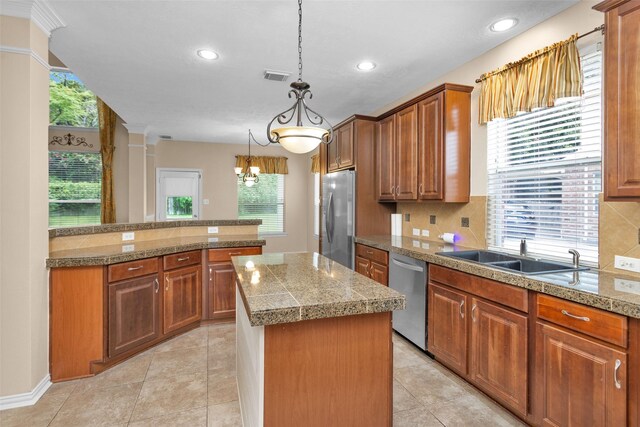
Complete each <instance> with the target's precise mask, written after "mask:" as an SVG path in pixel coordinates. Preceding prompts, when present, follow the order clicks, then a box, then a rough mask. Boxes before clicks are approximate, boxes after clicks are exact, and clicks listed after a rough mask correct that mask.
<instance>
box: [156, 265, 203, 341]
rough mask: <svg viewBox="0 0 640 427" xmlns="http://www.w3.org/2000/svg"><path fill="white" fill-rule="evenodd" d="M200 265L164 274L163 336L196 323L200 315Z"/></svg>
mask: <svg viewBox="0 0 640 427" xmlns="http://www.w3.org/2000/svg"><path fill="white" fill-rule="evenodd" d="M200 268H201V267H200V265H199V264H198V265H193V266H190V267H184V268H179V269H177V270H171V271H169V272H165V273H164V282H163V283H164V316H163V321H164V324H163V326H164V327H163V331H164V333H165V334H167V333H169V332H171V331H175V330H176V329H180V328H182V327H184V326H187V325H189V324H191V323H194V322H198V321H199V320H200V318H201V315H202V303H201V295H202V290H201V283H202V282H201V280H200Z"/></svg>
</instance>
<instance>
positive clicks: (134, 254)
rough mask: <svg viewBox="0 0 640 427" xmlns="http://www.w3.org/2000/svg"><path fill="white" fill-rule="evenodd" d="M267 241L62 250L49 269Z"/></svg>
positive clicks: (175, 241)
mask: <svg viewBox="0 0 640 427" xmlns="http://www.w3.org/2000/svg"><path fill="white" fill-rule="evenodd" d="M265 244H266V241H265V240H264V239H260V238H259V237H258V236H256V235H252V234H247V235H237V236H232V235H223V236H217V237H211V236H190V237H173V238H168V239H157V240H145V241H136V242H123V244H118V245H109V246H95V247H89V248H80V249H69V250H60V251H55V252H50V253H49V258H47V267H48V268H55V267H81V266H89V265H109V264H116V263H119V262H125V261H134V260H137V259H143V258H151V257H156V256H161V255H167V254H174V253H178V252H184V251H192V250H196V249H214V248H237V247H242V246H264V245H265Z"/></svg>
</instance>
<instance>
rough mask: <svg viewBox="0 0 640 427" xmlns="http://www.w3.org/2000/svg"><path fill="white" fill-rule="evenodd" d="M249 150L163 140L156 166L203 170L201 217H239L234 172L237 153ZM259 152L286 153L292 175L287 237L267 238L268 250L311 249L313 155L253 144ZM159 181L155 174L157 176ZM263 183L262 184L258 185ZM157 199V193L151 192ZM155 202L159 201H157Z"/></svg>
mask: <svg viewBox="0 0 640 427" xmlns="http://www.w3.org/2000/svg"><path fill="white" fill-rule="evenodd" d="M246 153H247V145H245V144H218V143H203V142H186V141H162V140H161V141H159V142H158V143H157V145H156V146H155V157H153V159H155V166H154V171H155V168H189V169H202V198H203V199H209V204H208V205H203V206H202V210H201V212H202V213H201V219H235V218H237V217H238V194H237V188H236V182H237V177H236V175H235V174H234V173H233V167H234V166H235V156H236V155H237V154H244V155H246ZM251 153H252V154H255V155H268V156H286V157H287V158H288V159H289V160H288V165H289V174H288V175H285V184H284V185H285V232H286V234H287V235H286V236H278V237H267V239H266V240H267V245H266V247H265V252H294V251H306V250H307V239H308V236H307V210H308V206H307V203H306V201H307V197H308V185H309V184H308V181H309V179H310V177H311V174H310V173H309V157H308V155H303V154H292V153H289V152H288V151H285V150H284V149H283V148H281V147H259V146H256V145H253V146H252V147H251ZM153 180H155V174H154V177H153ZM257 185H260V184H257ZM149 197H150V198H153V199H154V200H155V192H153V193H150V194H149ZM154 203H155V202H154Z"/></svg>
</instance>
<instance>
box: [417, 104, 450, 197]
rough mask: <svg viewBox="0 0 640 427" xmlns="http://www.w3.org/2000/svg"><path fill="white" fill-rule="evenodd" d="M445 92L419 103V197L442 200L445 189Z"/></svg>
mask: <svg viewBox="0 0 640 427" xmlns="http://www.w3.org/2000/svg"><path fill="white" fill-rule="evenodd" d="M443 98H444V94H443V93H442V92H440V93H438V94H436V95H433V96H431V97H429V98H427V99H425V100H424V101H422V102H420V103H419V104H418V198H419V199H421V200H442V199H443V198H444V190H443V177H444V171H443V161H444V156H443V143H444V135H443V126H442V125H443V123H444V119H443V115H442V111H443V110H442V109H443V105H444V103H443Z"/></svg>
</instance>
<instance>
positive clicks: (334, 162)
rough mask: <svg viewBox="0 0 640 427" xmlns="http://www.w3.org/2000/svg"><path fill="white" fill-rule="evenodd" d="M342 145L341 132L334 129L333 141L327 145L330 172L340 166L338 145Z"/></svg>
mask: <svg viewBox="0 0 640 427" xmlns="http://www.w3.org/2000/svg"><path fill="white" fill-rule="evenodd" d="M339 145H340V132H339V130H334V133H333V142H332V143H331V144H329V145H327V168H328V170H329V172H333V171H335V170H337V169H338V168H339V167H340V164H339V163H338V155H339V154H338V151H339V148H338V146H339Z"/></svg>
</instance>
